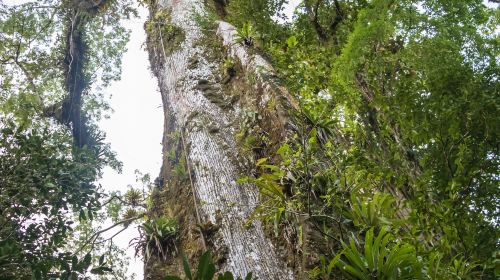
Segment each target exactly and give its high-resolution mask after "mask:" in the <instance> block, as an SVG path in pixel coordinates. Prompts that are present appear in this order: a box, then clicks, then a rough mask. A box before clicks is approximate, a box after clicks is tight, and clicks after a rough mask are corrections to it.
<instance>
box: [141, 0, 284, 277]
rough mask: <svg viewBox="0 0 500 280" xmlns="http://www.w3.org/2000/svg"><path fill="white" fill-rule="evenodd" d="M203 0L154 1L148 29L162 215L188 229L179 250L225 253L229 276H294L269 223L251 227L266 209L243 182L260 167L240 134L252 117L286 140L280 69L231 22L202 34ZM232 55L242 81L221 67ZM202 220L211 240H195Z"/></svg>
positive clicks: (154, 269) (149, 272)
mask: <svg viewBox="0 0 500 280" xmlns="http://www.w3.org/2000/svg"><path fill="white" fill-rule="evenodd" d="M201 2H202V1H196V0H170V1H169V0H167V1H160V2H158V3H156V4H152V5H151V7H150V11H151V15H150V20H149V21H148V23H146V29H147V32H148V51H149V54H150V60H151V65H152V70H153V72H154V73H155V75H156V76H157V78H158V83H159V87H160V91H161V95H162V100H163V104H164V112H165V131H164V140H163V144H164V154H165V157H164V164H163V168H162V173H161V177H163V178H162V180H161V181H164V182H165V183H164V184H163V185H165V186H164V188H165V190H164V192H166V196H167V197H166V198H165V200H166V201H167V203H166V204H165V205H166V206H164V205H159V204H161V202H162V200H161V199H158V200H156V203H157V205H156V208H157V210H158V213H164V212H165V211H167V212H170V213H171V214H173V215H174V216H176V217H177V219H178V220H179V222H180V224H181V228H183V229H184V230H183V232H182V235H183V236H182V237H181V240H182V241H181V243H182V244H181V245H180V247H181V250H183V251H184V252H187V254H188V255H191V256H194V255H196V254H199V250H202V249H203V247H204V246H205V245H206V247H208V248H207V249H211V250H213V251H215V252H218V254H219V265H220V267H221V270H229V271H232V272H233V273H234V274H235V275H239V276H245V275H246V274H247V273H248V272H252V273H253V275H254V276H256V277H258V278H259V279H293V278H294V276H293V274H292V272H291V270H290V269H288V268H287V267H286V264H285V261H284V259H285V257H286V256H284V254H285V253H284V252H281V253H280V252H278V250H277V248H276V247H275V246H274V245H273V244H272V242H271V241H270V239H269V238H267V237H266V234H265V230H264V229H263V226H262V225H261V223H260V222H259V221H252V222H251V223H250V225H249V224H248V218H249V217H250V215H251V214H252V213H253V210H254V208H255V205H256V204H257V203H258V196H259V192H258V189H257V188H256V187H255V186H252V185H239V184H237V183H236V182H237V180H238V178H239V177H241V176H242V175H243V174H244V171H245V170H247V167H248V166H249V165H252V163H248V162H250V161H249V160H248V159H247V158H248V155H246V156H245V154H244V153H243V152H241V149H240V148H239V147H238V146H239V144H240V143H239V142H238V140H237V137H236V134H237V133H238V131H239V129H240V127H241V124H242V123H243V122H244V118H245V117H244V116H245V114H244V113H243V112H245V110H248V109H249V108H250V109H252V110H254V111H256V112H257V114H258V115H260V116H261V117H260V119H261V121H257V122H258V124H257V125H259V126H260V127H262V129H263V130H264V131H265V133H266V134H267V135H268V138H269V139H270V140H271V142H273V143H279V142H280V141H283V140H284V139H285V138H286V137H287V125H288V123H289V122H288V117H287V114H286V112H287V107H290V106H292V105H291V104H293V102H292V100H291V98H290V97H289V96H288V95H287V94H286V91H285V90H283V89H281V88H280V87H278V86H276V85H275V83H274V82H273V81H272V67H271V66H270V65H269V64H267V63H266V62H265V60H264V59H262V58H261V57H260V56H257V55H252V54H249V52H248V51H247V50H246V49H245V48H244V47H243V46H242V45H239V44H235V42H234V36H235V30H234V28H233V27H232V26H231V25H229V24H227V23H225V22H219V23H218V29H217V32H211V33H210V32H209V33H208V34H203V33H202V30H201V28H200V27H199V26H198V25H197V24H196V23H195V22H194V21H193V15H194V14H195V13H199V14H202V13H203V6H202V3H201ZM165 15H167V16H165ZM168 21H170V22H168ZM228 56H229V57H232V59H233V60H235V61H236V62H237V64H238V65H239V66H238V67H237V68H238V69H239V70H238V71H239V72H240V75H239V76H238V75H236V76H233V75H232V74H228V73H224V71H223V70H221V67H220V65H221V64H222V62H223V60H224V58H226V61H227V60H228V59H227V57H228ZM250 76H251V77H252V79H248V77H250ZM245 77H247V78H245ZM248 80H252V81H253V84H250V83H249V81H248ZM292 107H293V106H292ZM268 148H269V149H272V148H273V147H268ZM173 152H175V155H176V156H172V154H173ZM185 159H187V160H185ZM183 161H185V162H183ZM179 164H182V165H183V166H186V167H187V170H186V171H187V172H188V173H189V176H184V178H181V177H182V176H179V173H180V172H178V171H179V170H178V169H179V168H181V167H179ZM174 170H177V172H175V171H174ZM186 177H188V178H186ZM188 190H189V191H188ZM191 191H192V192H191ZM188 196H189V197H190V199H186V197H188ZM192 196H194V198H193V197H192ZM193 199H194V201H193ZM163 208H167V209H163ZM193 208H195V209H193ZM193 223H194V224H196V223H198V226H199V228H201V230H200V232H201V233H202V235H203V239H201V238H196V237H195V235H196V234H193V230H192V229H193ZM208 228H211V229H212V230H210V229H208ZM213 229H215V231H216V232H217V233H216V234H214V233H213V231H214V230H213ZM193 236H194V237H193ZM196 239H197V240H196ZM193 240H194V242H195V243H194V245H193V243H192V242H193ZM190 242H191V243H190ZM193 247H196V248H197V249H198V252H195V251H196V249H193ZM172 266H175V265H174V264H172ZM169 269H172V268H169ZM174 269H175V268H174ZM158 271H161V273H164V272H165V271H164V270H162V269H161V268H158V265H157V264H153V263H146V279H148V278H149V279H155V277H159V276H160V274H159V273H160V272H158ZM155 273H156V274H157V276H154V275H155Z"/></svg>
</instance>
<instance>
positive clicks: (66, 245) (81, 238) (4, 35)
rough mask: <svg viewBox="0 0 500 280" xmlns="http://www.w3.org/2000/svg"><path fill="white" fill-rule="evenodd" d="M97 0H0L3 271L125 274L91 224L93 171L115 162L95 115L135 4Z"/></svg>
mask: <svg viewBox="0 0 500 280" xmlns="http://www.w3.org/2000/svg"><path fill="white" fill-rule="evenodd" d="M98 2H100V3H98V4H95V3H94V4H92V3H91V2H89V1H55V0H46V1H33V2H29V3H26V4H22V5H14V6H7V5H4V4H0V279H49V278H50V279H80V278H83V277H88V275H89V274H91V273H92V274H97V275H103V274H106V273H108V274H109V273H112V274H113V276H112V278H113V279H118V278H123V273H122V272H123V268H122V267H119V266H117V267H116V269H115V268H111V267H112V266H113V263H115V265H116V264H117V263H116V261H119V260H117V259H116V257H117V256H118V254H120V253H121V252H120V250H118V249H117V247H116V246H115V245H114V244H113V243H112V242H111V243H110V242H109V240H108V241H106V240H103V238H102V237H101V236H100V234H96V232H97V230H98V229H97V228H95V227H94V225H95V224H96V223H97V222H98V221H103V220H104V219H105V217H104V216H103V213H102V211H100V210H101V208H102V204H103V202H104V201H105V200H106V195H105V194H104V193H103V191H102V189H100V188H99V187H98V185H97V183H96V181H97V179H99V177H100V176H101V171H102V169H103V168H104V167H105V166H111V167H114V168H116V169H119V168H120V164H119V162H118V161H117V160H116V159H115V156H114V154H113V153H112V152H111V151H110V149H109V146H108V145H107V144H105V143H104V142H103V139H104V135H103V133H102V132H100V131H99V130H98V128H97V127H96V125H95V122H96V121H97V120H99V118H100V117H101V115H102V113H103V112H104V110H105V109H107V105H106V102H105V100H104V98H103V94H102V87H104V86H107V85H108V84H109V83H110V82H111V81H113V80H117V79H119V77H120V60H121V54H122V53H123V51H124V47H125V43H126V41H127V40H128V31H127V30H125V29H124V28H123V27H121V26H120V20H121V19H122V18H125V17H129V16H130V15H132V14H133V13H134V11H133V10H132V9H131V2H130V1H126V0H124V1H115V0H112V1H98ZM92 5H94V6H92ZM77 35H78V36H77ZM78 56H79V57H83V58H85V59H84V61H83V62H82V61H79V63H80V64H79V65H76V64H74V63H73V62H74V61H76V60H77V59H76V57H78ZM82 63H83V64H82ZM72 71H73V72H72ZM71 77H72V78H74V80H73V81H71V80H70V78H71ZM75 88H78V91H79V92H78V94H79V96H76V94H75V93H76V92H77V90H75ZM65 103H67V105H66V104H65ZM68 107H72V108H68ZM65 110H66V112H67V113H68V114H70V113H74V112H77V113H78V115H77V116H76V117H72V118H70V117H64V116H62V117H61V111H62V114H64V113H65V112H64V111H65ZM77 121H78V123H77ZM77 126H81V127H85V133H87V135H85V137H86V139H85V141H80V144H78V143H77V141H79V140H81V139H82V135H76V134H75V127H77ZM99 244H100V245H99ZM75 248H78V249H75ZM105 254H106V256H105ZM120 262H121V261H120ZM113 269H114V271H113ZM103 277H104V278H102V279H109V278H106V276H103Z"/></svg>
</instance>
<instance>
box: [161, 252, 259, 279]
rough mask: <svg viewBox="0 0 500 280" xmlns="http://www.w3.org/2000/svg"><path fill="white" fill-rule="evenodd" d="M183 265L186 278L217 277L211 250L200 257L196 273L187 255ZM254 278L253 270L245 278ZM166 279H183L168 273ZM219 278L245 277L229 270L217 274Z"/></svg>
mask: <svg viewBox="0 0 500 280" xmlns="http://www.w3.org/2000/svg"><path fill="white" fill-rule="evenodd" d="M182 266H183V268H184V274H185V277H184V279H187V280H213V279H215V278H214V277H215V272H216V271H217V269H216V268H215V265H214V263H213V262H212V254H211V253H210V251H207V252H205V253H203V255H202V256H201V257H200V260H199V263H198V269H197V271H196V273H194V271H191V268H190V267H189V262H188V260H187V258H186V256H184V257H183V259H182ZM252 279H253V278H252V273H251V272H250V273H248V274H247V275H246V276H245V278H244V280H252ZM165 280H182V278H180V277H179V276H174V275H168V276H167V277H165ZM217 280H243V278H241V277H237V278H235V277H234V275H233V274H232V273H231V272H230V271H227V272H225V273H219V274H218V275H217Z"/></svg>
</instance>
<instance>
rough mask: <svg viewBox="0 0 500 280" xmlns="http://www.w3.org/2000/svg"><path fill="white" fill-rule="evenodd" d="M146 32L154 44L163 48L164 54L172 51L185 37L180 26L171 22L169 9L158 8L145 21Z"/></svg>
mask: <svg viewBox="0 0 500 280" xmlns="http://www.w3.org/2000/svg"><path fill="white" fill-rule="evenodd" d="M145 29H146V33H147V34H148V35H149V36H148V37H149V38H150V40H154V42H151V43H154V45H155V46H157V47H159V48H163V49H164V51H165V54H166V55H169V54H171V53H173V52H174V51H175V50H176V49H177V48H178V47H179V46H180V44H181V43H182V42H183V41H184V39H185V38H186V34H185V32H184V30H183V29H182V28H180V27H179V26H177V25H175V24H173V23H172V17H171V15H170V11H169V10H167V9H162V10H158V11H157V12H156V13H155V15H154V16H153V17H152V18H150V19H148V20H147V21H146V23H145Z"/></svg>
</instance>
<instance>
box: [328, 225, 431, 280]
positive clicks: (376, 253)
mask: <svg viewBox="0 0 500 280" xmlns="http://www.w3.org/2000/svg"><path fill="white" fill-rule="evenodd" d="M363 247H364V250H362V251H360V250H358V247H357V246H356V242H355V241H354V239H351V240H350V242H349V245H347V244H343V251H342V253H341V254H339V255H337V257H336V258H334V259H333V260H332V262H331V263H330V266H333V265H332V264H334V265H336V266H337V267H338V268H339V269H340V271H342V272H343V273H344V274H346V275H347V276H350V277H352V278H354V279H363V280H364V279H366V280H368V279H387V280H389V279H423V274H422V265H421V264H420V262H419V260H418V258H417V255H416V251H415V248H414V247H413V246H412V245H409V244H405V243H402V242H400V241H397V240H395V238H394V236H393V235H392V234H391V233H390V232H389V230H388V228H387V227H383V228H382V229H381V230H380V232H379V234H378V235H377V236H375V235H374V228H371V229H370V230H368V231H367V232H366V236H365V241H364V246H363ZM340 256H343V257H344V258H341V257H340ZM330 271H331V270H330Z"/></svg>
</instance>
